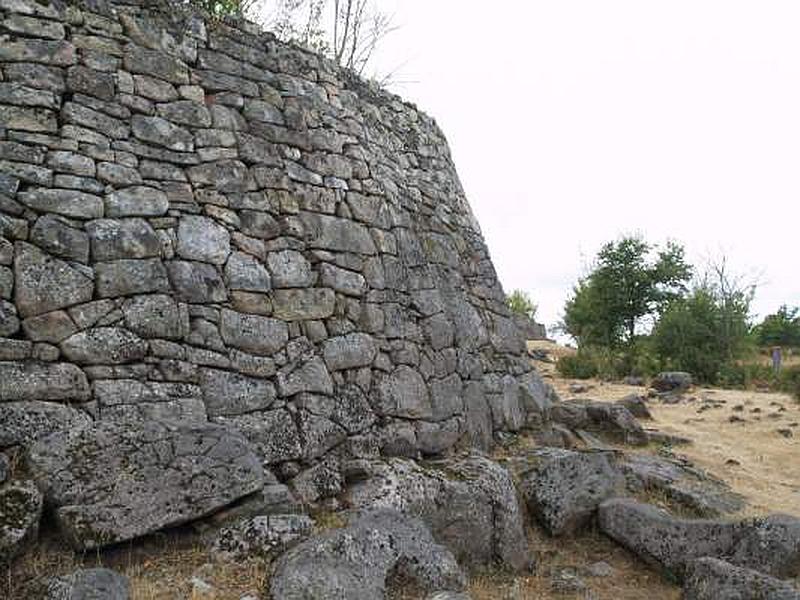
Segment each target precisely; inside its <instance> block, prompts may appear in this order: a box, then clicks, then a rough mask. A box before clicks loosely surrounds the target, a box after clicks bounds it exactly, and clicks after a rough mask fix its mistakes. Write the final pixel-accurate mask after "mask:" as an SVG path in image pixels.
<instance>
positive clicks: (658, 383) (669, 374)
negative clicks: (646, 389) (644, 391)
mask: <svg viewBox="0 0 800 600" xmlns="http://www.w3.org/2000/svg"><path fill="white" fill-rule="evenodd" d="M650 386H651V387H652V388H654V389H655V390H657V391H659V392H684V391H686V390H688V389H689V388H690V387H692V375H691V374H690V373H684V372H682V371H666V372H663V373H659V374H658V375H656V376H655V377H654V378H653V380H652V381H651V382H650Z"/></svg>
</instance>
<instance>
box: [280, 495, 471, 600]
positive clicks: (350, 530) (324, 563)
mask: <svg viewBox="0 0 800 600" xmlns="http://www.w3.org/2000/svg"><path fill="white" fill-rule="evenodd" d="M395 578H397V580H398V581H403V582H408V583H409V584H410V585H413V586H415V588H418V589H419V590H420V591H422V592H437V591H456V592H458V591H462V590H463V589H464V587H465V585H466V578H465V577H464V574H463V573H462V571H461V569H460V568H459V566H458V563H457V562H456V560H455V558H454V557H453V555H452V554H451V553H450V551H449V550H447V549H445V548H444V547H442V546H440V545H438V544H437V543H436V542H435V541H434V539H433V537H432V536H431V534H430V532H429V531H428V529H427V528H426V527H425V525H424V524H423V523H422V521H420V520H418V519H415V518H413V517H409V516H407V515H403V514H401V513H399V512H396V511H393V510H385V509H384V510H374V511H367V512H366V513H363V514H358V515H356V516H354V517H352V518H351V520H350V522H349V523H348V525H347V526H346V527H344V528H342V529H336V530H332V531H328V532H326V533H323V534H321V535H318V536H315V537H312V538H311V539H309V540H306V541H305V542H302V543H301V544H299V545H298V546H295V547H294V548H292V549H291V550H289V551H288V552H287V553H286V554H284V555H283V556H282V557H281V558H280V559H279V560H278V562H277V565H276V567H275V571H274V575H273V576H272V579H271V581H270V589H269V592H270V593H271V597H272V598H273V600H380V599H382V598H385V597H386V594H387V591H389V589H388V588H389V587H390V585H391V580H392V579H395Z"/></svg>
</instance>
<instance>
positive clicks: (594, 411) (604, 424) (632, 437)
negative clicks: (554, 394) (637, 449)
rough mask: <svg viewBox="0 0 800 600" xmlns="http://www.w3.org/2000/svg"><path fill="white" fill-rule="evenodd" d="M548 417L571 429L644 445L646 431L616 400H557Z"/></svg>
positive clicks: (645, 442) (646, 440)
mask: <svg viewBox="0 0 800 600" xmlns="http://www.w3.org/2000/svg"><path fill="white" fill-rule="evenodd" d="M550 418H551V419H552V420H553V421H554V422H556V423H560V424H562V425H565V426H566V427H569V428H570V429H572V430H573V431H578V430H585V431H588V432H590V433H596V434H602V435H607V436H609V437H610V438H613V439H614V440H616V441H620V442H623V443H626V444H633V445H644V444H647V442H648V437H647V432H646V431H645V430H644V429H643V428H642V426H641V424H640V423H639V422H638V421H637V420H636V418H635V417H634V416H633V415H632V414H631V413H630V411H629V410H628V409H627V408H625V407H624V406H621V405H619V404H613V403H609V402H598V401H594V400H586V401H571V402H561V403H558V404H555V405H553V407H552V408H551V409H550Z"/></svg>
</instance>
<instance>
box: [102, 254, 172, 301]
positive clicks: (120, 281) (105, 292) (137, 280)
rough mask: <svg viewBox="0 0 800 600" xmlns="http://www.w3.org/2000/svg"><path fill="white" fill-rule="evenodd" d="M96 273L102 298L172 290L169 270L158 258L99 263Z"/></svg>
mask: <svg viewBox="0 0 800 600" xmlns="http://www.w3.org/2000/svg"><path fill="white" fill-rule="evenodd" d="M95 273H96V274H97V295H98V296H99V297H101V298H114V297H117V296H132V295H134V294H150V293H158V292H169V291H170V285H169V279H168V278H167V270H166V268H165V267H164V263H163V262H161V260H159V259H157V258H149V259H122V260H114V261H110V262H103V263H97V265H95Z"/></svg>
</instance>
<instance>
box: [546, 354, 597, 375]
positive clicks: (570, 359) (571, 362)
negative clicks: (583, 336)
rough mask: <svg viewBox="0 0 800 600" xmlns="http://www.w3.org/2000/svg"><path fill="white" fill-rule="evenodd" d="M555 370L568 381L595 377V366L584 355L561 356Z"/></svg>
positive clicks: (590, 359) (592, 361) (589, 358)
mask: <svg viewBox="0 0 800 600" xmlns="http://www.w3.org/2000/svg"><path fill="white" fill-rule="evenodd" d="M556 369H557V370H558V372H559V373H560V374H561V375H562V376H563V377H567V378H569V379H590V378H591V377H596V376H597V365H596V364H595V363H594V360H592V358H591V357H589V356H587V355H586V353H578V354H573V355H571V356H562V357H561V358H559V359H558V362H557V363H556Z"/></svg>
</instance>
